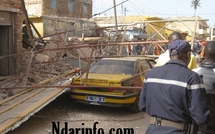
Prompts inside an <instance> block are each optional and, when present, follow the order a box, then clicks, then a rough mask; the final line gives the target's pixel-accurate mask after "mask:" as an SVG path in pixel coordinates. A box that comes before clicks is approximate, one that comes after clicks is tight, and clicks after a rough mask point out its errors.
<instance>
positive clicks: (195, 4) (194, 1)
mask: <svg viewBox="0 0 215 134" xmlns="http://www.w3.org/2000/svg"><path fill="white" fill-rule="evenodd" d="M200 5H201V3H200V0H192V2H191V7H193V8H194V16H196V10H197V7H200Z"/></svg>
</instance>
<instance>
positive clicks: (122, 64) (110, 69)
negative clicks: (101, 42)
mask: <svg viewBox="0 0 215 134" xmlns="http://www.w3.org/2000/svg"><path fill="white" fill-rule="evenodd" d="M133 71H134V61H125V60H111V59H110V60H109V59H108V60H107V59H104V60H102V59H101V60H100V61H98V62H97V63H95V64H94V65H93V66H92V67H91V68H90V70H89V72H90V73H97V74H130V75H131V74H133Z"/></svg>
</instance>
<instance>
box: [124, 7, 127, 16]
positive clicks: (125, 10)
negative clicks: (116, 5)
mask: <svg viewBox="0 0 215 134" xmlns="http://www.w3.org/2000/svg"><path fill="white" fill-rule="evenodd" d="M127 11H128V10H127V9H126V7H125V8H124V16H126V12H127Z"/></svg>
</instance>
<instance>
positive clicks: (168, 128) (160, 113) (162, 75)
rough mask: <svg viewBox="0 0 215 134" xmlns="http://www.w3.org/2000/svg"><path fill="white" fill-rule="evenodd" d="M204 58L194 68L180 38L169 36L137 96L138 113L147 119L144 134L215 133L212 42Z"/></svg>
mask: <svg viewBox="0 0 215 134" xmlns="http://www.w3.org/2000/svg"><path fill="white" fill-rule="evenodd" d="M204 57H205V60H204V61H203V62H202V63H201V64H200V65H198V64H197V60H196V57H195V56H194V55H193V50H192V49H191V45H190V44H189V43H188V42H186V41H185V40H183V39H182V35H181V34H180V33H178V32H173V33H172V34H171V35H170V38H169V44H168V49H167V51H166V52H165V53H163V54H161V55H160V56H159V58H158V60H157V65H156V66H155V67H154V68H152V69H151V70H150V71H149V72H148V73H147V74H146V76H145V80H144V83H143V87H142V90H141V93H140V100H139V107H140V110H141V111H144V112H147V113H148V114H149V115H150V116H151V123H150V125H149V126H148V127H147V130H146V134H215V41H208V42H207V43H206V45H205V49H204Z"/></svg>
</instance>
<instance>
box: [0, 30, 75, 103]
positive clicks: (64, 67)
mask: <svg viewBox="0 0 215 134" xmlns="http://www.w3.org/2000/svg"><path fill="white" fill-rule="evenodd" d="M68 43H69V41H68V38H67V37H66V36H65V35H63V34H62V35H58V36H53V37H51V38H50V41H48V42H47V44H46V46H45V48H44V51H40V52H39V53H36V52H34V54H32V53H28V54H25V55H23V57H22V59H23V60H22V69H21V70H22V71H21V72H20V73H19V74H18V75H16V76H12V77H10V78H5V79H2V80H1V79H0V88H1V89H0V100H2V99H4V98H5V97H7V96H11V95H14V94H15V92H14V90H12V89H11V90H8V89H7V90H6V89H5V90H4V89H3V88H6V87H20V86H23V85H26V86H30V85H33V84H36V83H39V82H40V81H42V80H44V79H47V78H52V77H54V76H57V75H59V74H62V73H64V72H66V71H68V70H72V69H73V68H74V67H73V66H72V65H71V64H69V63H67V62H66V58H68V57H70V56H73V57H74V55H75V56H78V52H77V50H76V49H71V48H70V49H58V48H65V47H66V46H67V45H68ZM45 49H54V50H48V51H46V50H45ZM28 70H29V71H28ZM25 79H27V81H26V83H23V82H24V80H25ZM16 91H18V90H17V89H16ZM16 93H17V92H16Z"/></svg>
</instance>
